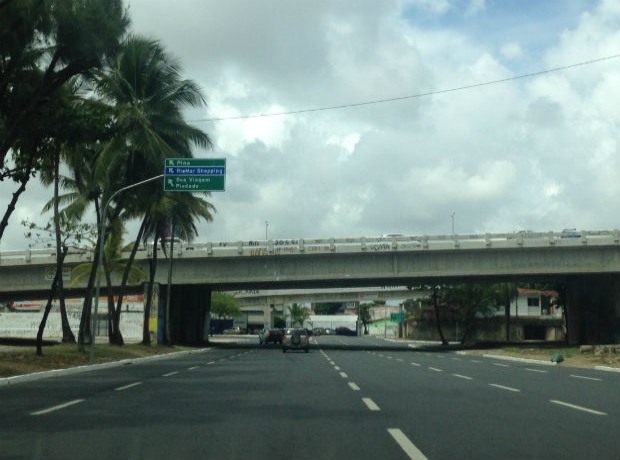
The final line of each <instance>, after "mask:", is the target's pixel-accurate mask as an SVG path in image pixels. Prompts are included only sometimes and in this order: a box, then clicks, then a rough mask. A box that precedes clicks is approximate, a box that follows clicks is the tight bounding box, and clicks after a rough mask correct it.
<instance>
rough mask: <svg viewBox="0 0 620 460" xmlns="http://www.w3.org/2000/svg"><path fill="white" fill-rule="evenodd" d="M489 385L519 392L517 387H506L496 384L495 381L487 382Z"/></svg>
mask: <svg viewBox="0 0 620 460" xmlns="http://www.w3.org/2000/svg"><path fill="white" fill-rule="evenodd" d="M489 385H491V386H492V387H495V388H499V389H500V390H508V391H514V392H520V391H521V390H519V389H517V388H512V387H507V386H504V385H498V384H497V383H489Z"/></svg>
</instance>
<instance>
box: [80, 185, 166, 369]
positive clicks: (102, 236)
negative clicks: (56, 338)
mask: <svg viewBox="0 0 620 460" xmlns="http://www.w3.org/2000/svg"><path fill="white" fill-rule="evenodd" d="M162 177H164V175H163V174H160V175H159V176H155V177H151V178H150V179H146V180H143V181H141V182H136V183H135V184H131V185H128V186H126V187H123V188H120V189H118V190H117V191H116V192H114V193H113V194H112V195H111V196H110V198H108V200H107V201H106V202H105V205H104V206H103V211H102V212H101V226H100V229H99V241H98V244H99V256H98V258H97V284H96V287H95V306H94V308H93V319H92V327H91V329H92V330H91V333H90V335H91V339H90V354H89V357H88V361H89V362H91V363H92V362H93V361H94V359H95V338H96V337H97V327H98V326H99V324H98V321H97V314H98V309H99V292H100V290H101V276H100V275H99V271H100V270H101V263H102V262H103V245H104V244H105V228H106V222H105V221H106V217H107V216H106V214H107V211H108V206H109V205H110V202H111V201H112V199H113V198H114V197H115V196H116V195H118V194H119V193H121V192H124V191H125V190H129V189H131V188H134V187H138V186H139V185H143V184H146V183H148V182H152V181H154V180H157V179H161V178H162Z"/></svg>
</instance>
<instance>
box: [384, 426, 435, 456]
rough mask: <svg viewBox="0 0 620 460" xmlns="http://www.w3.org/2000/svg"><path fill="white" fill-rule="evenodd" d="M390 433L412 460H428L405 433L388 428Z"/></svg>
mask: <svg viewBox="0 0 620 460" xmlns="http://www.w3.org/2000/svg"><path fill="white" fill-rule="evenodd" d="M388 433H390V435H391V436H392V437H393V438H394V441H396V443H397V444H398V445H399V446H400V448H401V449H402V450H403V451H405V453H406V454H407V456H408V457H409V458H410V459H411V460H428V458H427V457H426V455H424V454H423V453H422V451H421V450H420V449H418V448H417V447H416V446H415V444H414V443H412V442H411V441H410V440H409V438H408V437H407V436H405V433H403V432H402V431H401V430H400V429H398V428H388Z"/></svg>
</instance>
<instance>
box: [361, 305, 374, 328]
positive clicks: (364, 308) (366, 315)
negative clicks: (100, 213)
mask: <svg viewBox="0 0 620 460" xmlns="http://www.w3.org/2000/svg"><path fill="white" fill-rule="evenodd" d="M373 305H374V304H373V303H361V304H360V306H359V320H360V321H361V322H362V324H363V325H364V335H367V334H368V325H369V324H370V322H371V321H372V317H371V316H370V308H371V307H372V306H373Z"/></svg>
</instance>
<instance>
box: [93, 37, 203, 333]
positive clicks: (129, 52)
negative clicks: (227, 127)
mask: <svg viewBox="0 0 620 460" xmlns="http://www.w3.org/2000/svg"><path fill="white" fill-rule="evenodd" d="M96 88H97V92H98V94H99V95H100V96H101V97H102V98H103V100H104V101H106V102H107V103H108V104H110V106H112V107H113V108H114V114H115V115H114V123H113V130H114V132H115V135H114V136H113V138H112V140H111V141H110V142H108V143H107V144H106V145H105V148H104V149H103V150H102V155H101V157H100V158H99V159H98V169H102V170H115V171H117V172H118V175H117V180H118V181H120V182H119V183H118V184H119V185H111V186H110V187H111V188H110V189H109V192H107V194H108V196H110V195H111V193H112V192H113V190H114V189H116V190H118V189H120V188H121V187H120V184H123V185H126V184H134V183H138V182H141V181H144V180H147V179H150V178H152V177H155V176H157V175H160V174H161V171H162V165H163V163H164V159H165V158H167V157H186V158H189V157H192V147H193V146H197V147H202V148H210V147H211V145H212V144H211V140H210V139H209V136H208V135H207V134H206V133H204V132H203V131H202V130H200V129H197V128H194V127H192V126H190V125H188V124H187V122H185V120H184V119H183V116H182V109H183V108H185V107H199V106H203V105H205V101H204V99H203V97H202V95H201V93H200V89H199V88H198V86H197V85H196V84H195V83H193V82H192V81H190V80H183V79H182V78H181V74H180V66H179V65H178V63H177V61H176V60H175V59H173V58H172V57H171V56H169V55H168V54H167V53H166V52H165V50H164V49H163V47H162V46H161V45H160V44H159V43H158V42H156V41H153V40H147V39H144V38H141V37H137V36H130V37H128V38H127V40H126V41H125V42H124V43H123V46H122V49H121V51H120V52H119V53H118V54H117V55H116V56H115V58H114V59H112V60H110V61H109V65H108V67H107V68H106V70H105V71H104V72H101V73H100V74H99V75H98V78H97V85H96ZM169 195H170V194H168V195H164V193H163V191H162V187H161V184H157V185H154V184H149V186H148V187H147V186H142V187H139V188H138V187H136V188H134V189H131V190H128V191H125V192H123V193H122V194H119V195H118V196H117V197H116V199H115V200H114V203H113V209H112V212H110V222H112V221H114V220H115V219H117V218H120V219H123V220H124V221H129V220H132V219H136V218H139V219H142V224H141V226H140V232H139V234H138V235H137V237H136V238H135V241H134V247H133V249H132V252H131V256H130V259H129V262H130V264H131V263H132V262H133V258H134V256H135V253H136V251H137V248H138V245H139V244H140V243H141V242H146V241H150V240H151V239H152V244H153V248H154V251H153V259H151V260H150V262H149V263H150V270H149V280H150V281H149V285H148V286H149V289H148V291H147V298H146V304H145V307H146V308H145V319H148V317H146V315H148V314H149V310H150V302H151V297H152V294H151V287H152V280H153V279H154V277H155V271H156V266H157V262H156V260H157V251H156V248H157V247H158V246H159V243H160V240H161V238H162V237H165V236H166V235H167V233H169V231H170V228H171V222H174V224H175V226H178V228H180V232H181V233H183V235H184V237H185V239H186V240H187V241H189V240H190V239H191V238H193V237H194V236H195V235H196V234H197V231H196V227H195V224H194V222H195V219H196V218H204V219H206V220H211V219H212V212H214V208H213V206H212V205H210V204H209V203H208V202H206V200H204V199H202V198H199V197H197V196H194V195H192V194H190V193H184V194H176V195H177V197H176V198H171V196H169ZM180 195H185V196H184V197H183V198H181V197H180ZM204 196H208V194H205V195H204ZM175 202H176V203H177V204H176V205H175V206H173V204H174V203H175ZM175 209H176V210H175ZM104 225H108V222H106V223H104ZM123 280H125V276H123ZM123 289H124V281H123V285H122V287H121V295H119V299H118V301H117V305H116V312H115V314H114V320H115V321H117V320H118V318H119V316H120V311H121V306H122V296H123ZM147 326H148V325H146V321H145V330H144V334H143V335H144V337H143V342H144V343H150V335H149V334H148V329H147ZM116 340H118V341H121V340H122V338H117V339H116Z"/></svg>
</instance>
